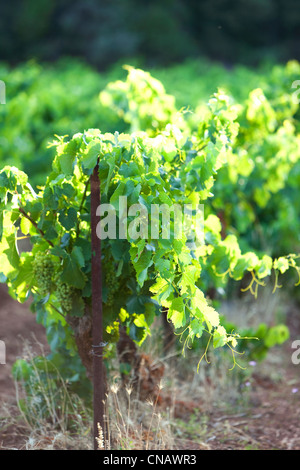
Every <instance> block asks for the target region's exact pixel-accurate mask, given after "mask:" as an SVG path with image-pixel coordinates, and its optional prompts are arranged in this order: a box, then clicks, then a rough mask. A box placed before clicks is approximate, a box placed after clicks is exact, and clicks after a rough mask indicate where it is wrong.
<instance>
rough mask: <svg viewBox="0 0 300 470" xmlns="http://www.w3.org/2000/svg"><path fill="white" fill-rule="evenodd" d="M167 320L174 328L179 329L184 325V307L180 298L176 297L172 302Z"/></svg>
mask: <svg viewBox="0 0 300 470" xmlns="http://www.w3.org/2000/svg"><path fill="white" fill-rule="evenodd" d="M168 319H171V321H172V323H173V325H174V328H181V327H182V326H184V325H185V323H186V317H185V305H184V302H183V299H182V297H176V298H175V299H173V300H172V302H171V305H170V307H169V311H168Z"/></svg>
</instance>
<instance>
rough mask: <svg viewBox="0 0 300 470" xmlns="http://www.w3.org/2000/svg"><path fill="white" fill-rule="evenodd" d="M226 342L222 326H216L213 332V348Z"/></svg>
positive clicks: (219, 346) (225, 334)
mask: <svg viewBox="0 0 300 470" xmlns="http://www.w3.org/2000/svg"><path fill="white" fill-rule="evenodd" d="M226 343H227V333H226V330H225V328H224V327H223V326H218V327H217V328H216V329H215V331H214V333H213V346H214V348H215V349H216V348H221V347H223V346H224V345H225V344H226Z"/></svg>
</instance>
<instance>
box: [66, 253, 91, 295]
mask: <svg viewBox="0 0 300 470" xmlns="http://www.w3.org/2000/svg"><path fill="white" fill-rule="evenodd" d="M61 281H62V282H64V283H66V284H69V285H70V286H73V287H75V288H77V289H83V288H84V286H85V283H86V277H85V275H84V273H83V272H82V271H81V269H80V266H79V264H78V260H77V254H76V253H72V255H68V257H67V258H66V259H65V260H64V263H63V272H62V275H61Z"/></svg>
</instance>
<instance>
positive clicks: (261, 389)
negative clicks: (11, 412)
mask: <svg viewBox="0 0 300 470" xmlns="http://www.w3.org/2000/svg"><path fill="white" fill-rule="evenodd" d="M297 314H298V316H299V318H298V316H297ZM290 330H291V338H290V340H289V341H288V342H287V343H286V344H285V345H284V347H282V348H280V349H279V350H276V351H275V352H273V353H272V355H271V357H270V359H269V360H267V361H266V362H265V363H264V364H263V365H262V366H261V367H257V368H256V369H255V372H254V373H253V374H252V376H251V389H250V391H249V394H250V397H249V400H248V402H247V404H246V405H245V406H244V408H243V409H239V410H238V412H237V410H236V409H235V410H231V411H228V410H227V411H224V410H222V409H218V408H214V409H212V410H210V411H209V413H208V420H207V421H206V432H205V434H201V436H198V435H197V433H193V432H191V429H189V428H187V434H186V435H185V436H182V437H180V438H179V437H178V438H177V439H176V446H177V449H190V450H197V449H199V450H216V449H218V450H240V449H250V450H256V449H259V450H265V449H267V450H277V449H278V450H300V407H299V398H300V364H299V365H293V364H292V361H291V354H292V352H293V350H292V349H291V343H292V341H293V340H294V339H297V338H299V339H300V315H299V313H298V312H293V314H292V315H291V318H290ZM33 335H34V337H35V338H36V340H38V341H39V342H40V343H41V344H44V345H45V348H46V349H45V351H47V342H46V338H45V333H44V329H43V327H42V326H40V325H37V323H36V321H35V318H34V315H33V314H32V313H31V312H30V311H29V306H28V305H20V304H18V303H17V302H15V301H13V300H12V299H11V298H10V297H9V296H8V294H7V292H6V288H5V286H3V285H0V339H1V340H4V341H5V344H6V364H5V365H0V390H1V394H0V405H2V404H5V403H10V404H12V403H14V402H15V401H16V395H15V385H14V381H13V379H12V375H11V366H12V364H13V363H14V362H15V360H16V359H17V358H18V357H20V356H21V355H22V351H23V344H24V340H25V339H29V340H32V338H33ZM183 406H184V407H185V412H186V419H188V413H187V411H188V409H189V403H188V402H187V403H186V404H184V405H183ZM190 406H191V407H192V405H190ZM182 416H183V419H184V413H183V414H182ZM0 418H1V416H0ZM193 429H194V428H193ZM20 432H21V431H20ZM24 439H25V436H24V435H22V436H21V435H18V429H17V428H14V429H11V428H9V427H8V428H7V427H5V429H2V430H1V420H0V449H9V448H13V449H22V448H24Z"/></svg>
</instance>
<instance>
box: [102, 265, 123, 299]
mask: <svg viewBox="0 0 300 470" xmlns="http://www.w3.org/2000/svg"><path fill="white" fill-rule="evenodd" d="M105 284H106V287H107V299H106V305H107V306H109V307H111V306H112V305H113V303H114V300H115V294H116V292H118V290H119V287H120V282H119V279H118V278H117V276H116V268H115V266H114V263H113V261H112V260H109V261H107V262H106V263H105Z"/></svg>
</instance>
